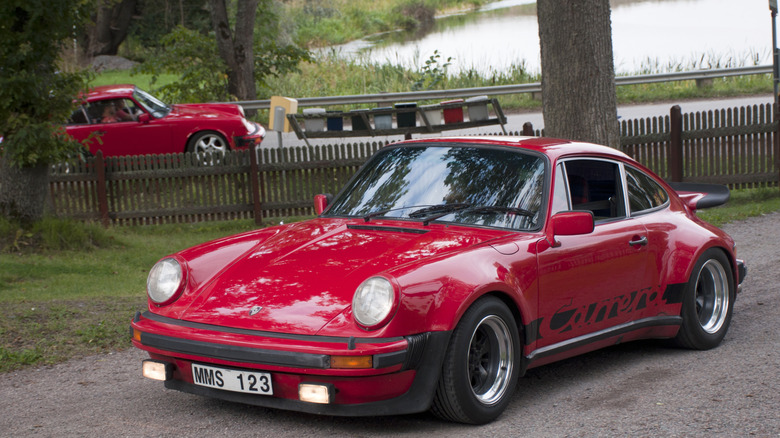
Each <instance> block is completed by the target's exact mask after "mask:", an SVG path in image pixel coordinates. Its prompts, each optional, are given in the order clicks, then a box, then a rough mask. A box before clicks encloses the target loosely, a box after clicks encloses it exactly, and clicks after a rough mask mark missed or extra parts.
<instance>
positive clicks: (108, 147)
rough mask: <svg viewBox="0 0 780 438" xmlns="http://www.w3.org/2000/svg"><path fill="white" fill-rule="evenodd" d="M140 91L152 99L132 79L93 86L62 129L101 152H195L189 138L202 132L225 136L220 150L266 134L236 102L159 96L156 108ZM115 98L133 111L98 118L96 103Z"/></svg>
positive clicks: (256, 141)
mask: <svg viewBox="0 0 780 438" xmlns="http://www.w3.org/2000/svg"><path fill="white" fill-rule="evenodd" d="M144 96H149V99H150V100H154V97H152V96H151V95H149V94H148V93H145V92H143V90H140V89H138V88H137V87H135V86H134V85H106V86H101V87H95V88H93V89H91V90H90V91H89V93H87V94H86V95H84V96H81V97H80V101H81V103H82V105H81V106H79V107H78V108H77V109H76V111H74V113H73V116H71V119H70V120H69V121H68V124H67V125H66V127H65V130H66V132H67V134H69V135H70V136H72V137H73V138H74V139H76V140H78V141H82V142H83V141H84V140H87V143H88V145H89V151H90V153H92V154H95V153H97V151H98V150H102V151H103V155H105V156H125V155H148V154H172V153H182V152H187V151H191V152H196V150H194V149H195V147H194V146H193V141H194V140H195V139H196V137H197V136H198V135H202V134H204V133H209V134H211V135H213V136H214V138H215V139H219V140H221V141H224V143H225V144H224V148H223V150H222V152H223V153H224V152H225V151H226V150H227V149H246V148H247V147H249V146H250V145H259V144H260V143H261V142H262V140H263V138H264V137H265V129H264V128H263V127H262V126H261V125H260V124H258V123H255V122H252V121H249V120H247V119H246V117H245V116H244V112H243V109H242V108H241V107H240V106H238V105H232V104H222V103H199V104H175V105H166V104H163V103H162V102H158V103H159V104H160V105H163V107H162V108H164V109H161V110H160V111H156V109H158V108H154V107H150V106H149V105H148V104H145V99H144ZM119 101H121V102H122V103H123V104H124V105H125V108H131V109H132V111H130V110H124V111H125V112H126V113H130V114H132V115H131V116H129V117H125V118H113V119H110V120H111V121H110V122H108V121H107V122H103V119H102V118H101V117H102V112H101V109H104V107H105V106H106V105H105V104H107V103H109V102H119ZM90 136H91V137H90Z"/></svg>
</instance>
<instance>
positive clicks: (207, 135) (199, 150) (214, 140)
mask: <svg viewBox="0 0 780 438" xmlns="http://www.w3.org/2000/svg"><path fill="white" fill-rule="evenodd" d="M228 149H229V145H228V142H227V140H226V139H225V137H223V136H222V135H221V134H219V133H218V132H213V131H204V132H199V133H197V134H195V135H193V136H192V138H191V139H190V141H189V142H188V143H187V152H191V153H193V154H195V155H196V156H197V159H198V161H199V162H201V163H203V164H207V165H212V164H216V163H218V162H220V161H222V158H223V157H224V156H225V153H226V152H227V151H228Z"/></svg>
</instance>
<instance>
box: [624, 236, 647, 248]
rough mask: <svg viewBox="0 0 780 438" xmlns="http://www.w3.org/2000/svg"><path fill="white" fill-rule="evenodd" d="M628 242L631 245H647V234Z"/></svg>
mask: <svg viewBox="0 0 780 438" xmlns="http://www.w3.org/2000/svg"><path fill="white" fill-rule="evenodd" d="M628 244H629V245H631V246H637V245H639V246H646V245H647V236H642V237H640V238H639V239H636V240H632V241H630V242H628Z"/></svg>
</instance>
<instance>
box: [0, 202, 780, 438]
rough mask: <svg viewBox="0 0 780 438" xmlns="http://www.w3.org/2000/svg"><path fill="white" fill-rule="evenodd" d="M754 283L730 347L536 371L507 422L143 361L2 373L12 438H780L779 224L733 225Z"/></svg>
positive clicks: (105, 360)
mask: <svg viewBox="0 0 780 438" xmlns="http://www.w3.org/2000/svg"><path fill="white" fill-rule="evenodd" d="M724 228H725V230H726V231H728V232H729V233H730V234H731V235H732V236H734V238H735V239H736V241H737V244H738V254H739V256H740V257H741V258H744V259H745V260H746V262H747V264H748V268H749V273H748V277H747V280H746V281H745V283H744V284H743V289H742V294H741V295H740V296H739V297H738V299H737V302H736V305H735V314H734V318H733V320H732V323H731V328H730V330H729V332H728V334H727V335H726V339H725V340H724V342H723V344H722V345H721V346H720V347H718V348H716V349H714V350H711V351H703V352H694V351H686V350H679V349H672V348H667V347H665V346H664V345H663V344H661V343H657V342H634V343H629V344H626V345H622V346H617V347H614V348H610V349H606V350H601V351H598V352H594V353H591V354H588V355H585V356H582V357H578V358H574V359H570V360H567V361H563V362H560V363H556V364H552V365H547V366H544V367H541V368H536V369H533V370H530V371H529V372H528V373H527V374H526V376H525V377H524V378H523V379H521V381H520V386H519V388H518V391H517V393H516V395H515V396H514V400H513V402H512V403H511V405H510V406H509V408H508V409H507V411H506V412H505V413H504V414H503V415H502V416H501V417H500V418H499V419H498V420H497V421H495V422H493V423H491V424H488V425H484V426H479V427H473V426H464V425H458V424H449V423H445V422H442V421H440V420H438V419H436V418H435V417H433V416H432V415H430V414H419V415H410V416H400V417H374V418H333V417H320V416H313V415H307V414H300V413H294V412H284V411H275V410H271V409H263V408H256V407H250V406H244V405H238V404H232V403H227V402H222V401H218V400H211V399H205V398H201V397H197V396H193V395H189V394H184V393H178V392H174V391H168V390H165V389H164V388H163V387H162V384H161V383H158V382H153V381H150V380H146V379H144V378H143V377H141V375H140V368H141V360H142V359H143V358H144V357H145V356H144V353H142V352H140V351H136V350H135V349H128V350H127V351H122V352H117V353H113V354H109V355H102V356H94V357H89V358H85V359H81V360H72V361H70V362H67V363H64V364H60V365H56V366H51V367H44V368H38V369H27V370H23V371H17V372H11V373H5V374H0V415H1V417H0V436H9V437H21V436H43V437H73V436H99V437H122V436H127V437H157V436H160V437H169V436H170V437H175V436H208V437H223V436H224V437H250V436H253V437H254V436H274V437H287V436H290V437H293V436H294V437H305V436H333V435H338V436H344V437H361V436H391V435H392V436H395V435H407V436H417V435H422V434H425V435H427V436H428V437H454V436H469V437H471V436H484V437H498V436H534V437H548V436H554V437H564V436H573V437H574V436H576V437H580V436H664V437H671V436H684V437H698V436H701V437H704V436H707V437H709V436H729V437H732V436H739V437H744V436H759V437H780V308H779V307H775V306H774V304H773V303H772V300H773V299H774V298H776V297H777V291H778V288H777V285H778V283H780V245H779V244H780V238H779V237H778V234H779V233H778V230H780V213H775V214H771V215H766V216H762V217H757V218H752V219H748V220H745V221H741V222H738V223H734V224H730V225H727V226H726V227H724Z"/></svg>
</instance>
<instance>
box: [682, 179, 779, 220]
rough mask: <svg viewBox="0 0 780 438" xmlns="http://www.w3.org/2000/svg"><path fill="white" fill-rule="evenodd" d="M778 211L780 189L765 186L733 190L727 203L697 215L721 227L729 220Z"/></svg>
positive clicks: (701, 211)
mask: <svg viewBox="0 0 780 438" xmlns="http://www.w3.org/2000/svg"><path fill="white" fill-rule="evenodd" d="M776 211H780V189H778V188H777V187H764V188H757V189H745V190H732V191H731V198H730V199H729V202H727V203H726V204H725V205H722V206H719V207H715V208H710V209H707V210H700V211H699V212H698V213H697V215H698V216H699V217H700V218H702V219H703V220H705V221H707V222H709V223H711V224H712V225H715V226H717V227H721V226H723V225H725V224H727V223H729V222H734V221H738V220H743V219H747V218H749V217H753V216H761V215H764V214H767V213H772V212H776Z"/></svg>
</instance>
